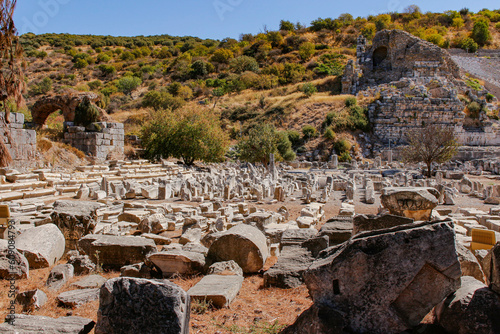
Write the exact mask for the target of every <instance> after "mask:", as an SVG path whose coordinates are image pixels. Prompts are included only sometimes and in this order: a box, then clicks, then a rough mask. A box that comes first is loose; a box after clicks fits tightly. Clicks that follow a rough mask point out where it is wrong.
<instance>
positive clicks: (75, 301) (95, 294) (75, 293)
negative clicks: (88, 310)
mask: <svg viewBox="0 0 500 334" xmlns="http://www.w3.org/2000/svg"><path fill="white" fill-rule="evenodd" d="M98 298H99V289H98V288H88V289H77V290H70V291H66V292H63V293H61V294H59V296H57V298H56V299H57V302H58V303H59V305H62V306H65V307H70V308H75V307H79V306H82V305H83V304H86V303H88V302H91V301H93V300H97V299H98Z"/></svg>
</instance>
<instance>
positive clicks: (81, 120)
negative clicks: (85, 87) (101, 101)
mask: <svg viewBox="0 0 500 334" xmlns="http://www.w3.org/2000/svg"><path fill="white" fill-rule="evenodd" d="M99 119H100V114H99V109H98V108H97V106H96V105H95V104H93V103H92V101H90V99H89V98H88V97H84V98H83V101H82V102H80V104H79V105H78V106H77V107H76V109H75V120H74V121H75V125H81V126H89V125H90V124H92V123H94V122H99Z"/></svg>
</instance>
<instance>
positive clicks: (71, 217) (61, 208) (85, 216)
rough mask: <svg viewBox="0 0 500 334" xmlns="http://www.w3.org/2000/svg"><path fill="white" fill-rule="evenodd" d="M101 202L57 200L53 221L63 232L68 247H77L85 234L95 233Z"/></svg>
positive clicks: (52, 216)
mask: <svg viewBox="0 0 500 334" xmlns="http://www.w3.org/2000/svg"><path fill="white" fill-rule="evenodd" d="M101 206H102V204H101V203H97V202H89V201H56V202H55V203H54V212H52V214H51V218H52V221H53V222H54V224H56V225H57V227H59V229H60V230H61V231H62V232H63V234H64V238H65V239H66V246H67V248H68V249H76V246H77V242H78V240H79V239H80V238H82V237H83V236H85V235H87V234H90V233H93V232H94V228H95V227H96V225H97V223H98V218H97V209H98V208H100V207H101Z"/></svg>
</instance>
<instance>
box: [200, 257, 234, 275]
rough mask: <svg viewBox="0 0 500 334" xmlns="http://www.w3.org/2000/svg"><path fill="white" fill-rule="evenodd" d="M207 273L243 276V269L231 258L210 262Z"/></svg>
mask: <svg viewBox="0 0 500 334" xmlns="http://www.w3.org/2000/svg"><path fill="white" fill-rule="evenodd" d="M207 275H239V276H243V270H242V269H241V268H240V266H239V265H238V264H237V263H236V262H234V261H233V260H230V261H224V262H216V263H214V264H212V265H211V266H210V267H209V268H208V270H207Z"/></svg>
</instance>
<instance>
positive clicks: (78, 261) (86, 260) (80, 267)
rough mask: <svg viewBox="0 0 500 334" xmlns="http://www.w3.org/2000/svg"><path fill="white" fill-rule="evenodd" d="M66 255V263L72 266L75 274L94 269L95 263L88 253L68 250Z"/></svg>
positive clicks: (85, 273)
mask: <svg viewBox="0 0 500 334" xmlns="http://www.w3.org/2000/svg"><path fill="white" fill-rule="evenodd" d="M68 257H69V258H68V264H71V265H72V266H73V268H74V272H75V275H87V274H90V273H91V272H94V271H95V270H96V265H95V264H94V263H93V262H92V260H90V257H89V256H88V255H84V254H80V253H79V252H78V251H70V252H68Z"/></svg>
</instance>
